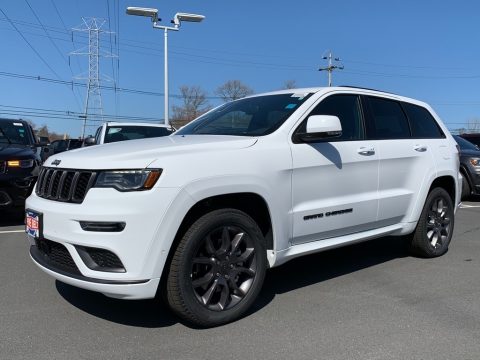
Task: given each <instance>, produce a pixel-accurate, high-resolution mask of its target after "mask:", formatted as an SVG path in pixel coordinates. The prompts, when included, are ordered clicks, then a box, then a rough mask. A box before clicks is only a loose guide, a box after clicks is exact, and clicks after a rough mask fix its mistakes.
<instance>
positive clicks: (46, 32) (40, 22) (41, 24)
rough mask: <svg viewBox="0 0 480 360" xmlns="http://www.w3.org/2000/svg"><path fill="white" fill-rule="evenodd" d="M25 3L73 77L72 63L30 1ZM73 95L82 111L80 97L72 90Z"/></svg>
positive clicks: (26, 0)
mask: <svg viewBox="0 0 480 360" xmlns="http://www.w3.org/2000/svg"><path fill="white" fill-rule="evenodd" d="M25 3H26V4H27V5H28V7H29V8H30V10H31V12H32V14H33V16H35V18H36V19H37V21H38V23H39V24H40V26H41V27H42V29H43V31H44V32H45V34H46V35H47V37H48V39H49V40H50V42H51V43H52V45H53V46H54V47H55V49H56V50H57V52H58V54H59V55H60V57H61V58H62V59H63V60H65V61H66V62H67V64H68V68H69V69H70V73H71V74H72V77H73V71H72V67H71V66H70V63H69V61H68V60H67V58H66V57H65V55H64V54H63V53H62V52H61V51H60V49H59V48H58V46H57V44H56V43H55V41H53V39H52V37H51V36H50V34H49V32H48V31H47V29H46V28H45V26H44V25H43V23H42V21H41V20H40V18H39V17H38V15H37V13H36V12H35V10H33V8H32V6H31V5H30V3H29V2H28V0H25ZM72 94H73V97H74V98H75V101H76V102H77V105H78V107H79V108H80V109H81V108H82V107H81V105H80V101H79V100H78V97H77V95H76V94H75V91H74V89H73V88H72Z"/></svg>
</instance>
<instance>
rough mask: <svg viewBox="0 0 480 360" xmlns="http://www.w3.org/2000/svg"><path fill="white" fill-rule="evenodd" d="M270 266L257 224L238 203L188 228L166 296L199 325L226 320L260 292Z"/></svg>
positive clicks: (172, 267)
mask: <svg viewBox="0 0 480 360" xmlns="http://www.w3.org/2000/svg"><path fill="white" fill-rule="evenodd" d="M265 271H266V251H265V245H264V238H263V235H262V232H261V231H260V229H259V227H258V225H257V224H256V223H255V221H253V220H252V218H250V217H249V216H248V215H247V214H245V213H243V212H241V211H239V210H236V209H221V210H215V211H212V212H210V213H208V214H206V215H204V216H202V217H201V218H200V219H198V220H197V221H196V222H195V223H194V224H193V225H192V226H191V227H190V228H189V229H188V231H187V232H186V233H185V235H184V236H183V238H182V239H181V241H180V243H179V244H178V246H177V248H176V249H175V253H174V255H173V258H172V261H171V263H170V268H169V273H168V277H167V287H166V290H167V301H168V304H169V305H170V307H171V309H172V310H173V311H174V312H175V313H176V314H177V315H179V316H180V317H182V318H184V319H185V320H187V321H189V322H191V323H194V324H195V325H199V326H203V327H209V326H217V325H221V324H225V323H227V322H230V321H233V320H235V319H237V318H239V317H240V316H242V315H243V314H244V313H245V311H247V309H248V308H249V307H250V306H251V305H252V303H253V302H254V301H255V298H256V297H257V296H258V294H259V292H260V289H261V287H262V284H263V280H264V277H265Z"/></svg>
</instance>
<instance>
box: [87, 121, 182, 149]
mask: <svg viewBox="0 0 480 360" xmlns="http://www.w3.org/2000/svg"><path fill="white" fill-rule="evenodd" d="M174 132H175V128H173V127H172V126H168V125H163V124H152V123H141V122H106V123H103V124H102V125H101V126H100V127H99V128H98V129H97V131H96V132H95V136H93V137H88V138H86V139H85V145H84V146H91V145H100V144H108V143H113V142H118V141H125V140H136V139H146V138H152V137H162V136H168V135H171V134H172V133H174Z"/></svg>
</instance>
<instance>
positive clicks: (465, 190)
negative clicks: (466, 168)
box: [462, 173, 472, 200]
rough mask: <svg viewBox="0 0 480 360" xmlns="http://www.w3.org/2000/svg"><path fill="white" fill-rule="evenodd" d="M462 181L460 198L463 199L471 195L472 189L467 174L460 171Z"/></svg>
mask: <svg viewBox="0 0 480 360" xmlns="http://www.w3.org/2000/svg"><path fill="white" fill-rule="evenodd" d="M462 176H463V181H462V200H465V199H467V198H469V197H470V195H472V189H471V187H470V184H469V182H468V179H467V176H466V175H464V174H463V173H462Z"/></svg>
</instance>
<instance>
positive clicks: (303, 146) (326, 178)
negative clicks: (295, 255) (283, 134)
mask: <svg viewBox="0 0 480 360" xmlns="http://www.w3.org/2000/svg"><path fill="white" fill-rule="evenodd" d="M310 115H335V116H338V118H339V119H340V122H341V124H342V136H341V137H339V138H336V139H330V140H327V141H323V142H317V143H293V144H292V145H291V147H292V157H293V175H292V203H293V208H292V212H293V239H292V243H293V244H300V243H306V242H310V241H317V240H322V239H326V238H331V237H336V236H341V235H346V234H351V233H355V232H359V231H365V230H369V229H373V228H375V227H376V219H377V210H378V195H377V188H378V165H379V157H378V153H377V149H376V147H377V144H376V141H367V140H365V138H364V126H363V116H362V111H361V105H360V99H359V97H358V96H357V95H351V94H336V95H331V96H329V97H327V98H325V99H323V100H322V101H321V102H320V103H319V104H318V105H317V106H316V107H315V108H314V110H313V111H312V112H311V113H310V114H309V116H310ZM307 118H308V117H307ZM305 123H306V121H304V123H303V124H302V125H300V127H299V129H297V131H302V126H303V127H305Z"/></svg>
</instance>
